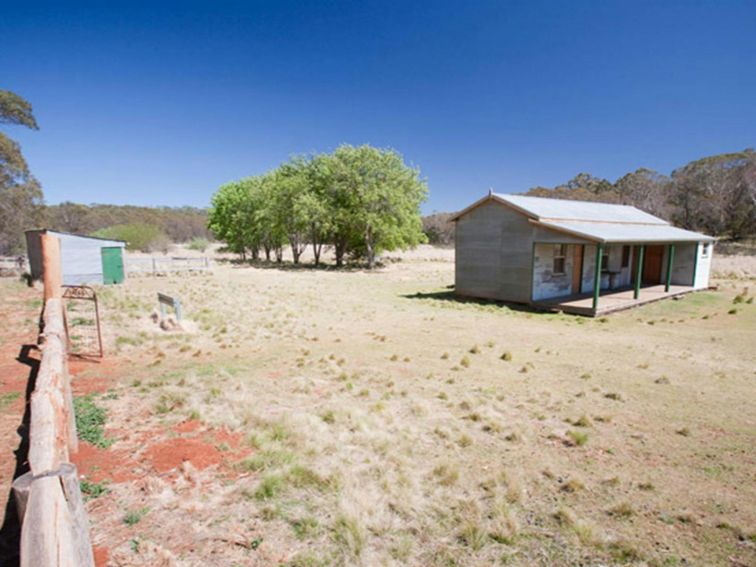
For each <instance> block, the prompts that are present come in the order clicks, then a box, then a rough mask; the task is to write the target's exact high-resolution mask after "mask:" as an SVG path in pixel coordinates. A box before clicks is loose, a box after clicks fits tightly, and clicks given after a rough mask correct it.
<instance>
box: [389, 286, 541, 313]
mask: <svg viewBox="0 0 756 567" xmlns="http://www.w3.org/2000/svg"><path fill="white" fill-rule="evenodd" d="M402 297H404V298H405V299H433V300H436V301H444V302H448V303H453V304H456V305H477V306H480V307H498V308H500V309H506V310H509V311H517V312H521V313H531V314H535V315H545V314H547V313H550V311H549V310H548V309H543V308H539V307H538V306H536V305H527V304H523V303H512V302H510V301H502V300H499V299H483V298H478V297H466V296H464V295H457V294H456V293H455V291H454V286H453V285H450V286H447V289H446V291H430V292H420V291H418V292H415V293H409V294H405V295H402Z"/></svg>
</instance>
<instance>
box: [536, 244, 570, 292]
mask: <svg viewBox="0 0 756 567" xmlns="http://www.w3.org/2000/svg"><path fill="white" fill-rule="evenodd" d="M554 252H555V246H554V244H536V245H535V248H534V253H533V301H540V300H542V299H551V298H552V297H562V296H565V295H570V294H571V293H572V273H573V270H574V269H575V266H574V259H575V254H574V249H573V247H572V246H567V255H566V256H565V262H564V264H565V266H564V272H565V273H564V274H554Z"/></svg>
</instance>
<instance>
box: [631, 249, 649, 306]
mask: <svg viewBox="0 0 756 567" xmlns="http://www.w3.org/2000/svg"><path fill="white" fill-rule="evenodd" d="M645 254H646V246H645V244H641V245H640V246H638V258H637V263H636V264H635V268H636V269H635V289H634V290H633V299H638V298H639V297H640V288H641V280H642V279H643V256H645Z"/></svg>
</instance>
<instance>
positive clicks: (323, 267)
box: [227, 260, 385, 272]
mask: <svg viewBox="0 0 756 567" xmlns="http://www.w3.org/2000/svg"><path fill="white" fill-rule="evenodd" d="M227 263H228V264H231V265H232V266H233V267H236V268H258V269H261V270H278V271H281V272H298V271H299V272H360V271H363V270H367V271H371V272H373V271H377V270H378V269H379V268H383V267H385V265H384V264H381V263H377V264H376V265H375V267H374V268H373V269H372V270H370V269H369V268H368V266H367V264H363V263H358V262H346V263H344V264H343V265H342V266H337V265H335V264H326V263H320V264H318V265H317V266H316V265H315V264H314V263H312V262H300V263H299V264H295V263H294V262H291V261H284V262H276V261H275V260H227Z"/></svg>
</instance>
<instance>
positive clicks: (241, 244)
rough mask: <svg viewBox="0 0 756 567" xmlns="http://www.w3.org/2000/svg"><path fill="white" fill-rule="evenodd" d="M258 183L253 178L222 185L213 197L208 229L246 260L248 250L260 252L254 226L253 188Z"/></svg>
mask: <svg viewBox="0 0 756 567" xmlns="http://www.w3.org/2000/svg"><path fill="white" fill-rule="evenodd" d="M253 184H254V181H253V180H252V179H251V178H248V179H242V180H241V181H234V182H231V183H226V184H225V185H222V186H221V188H220V189H218V191H217V192H216V193H215V195H213V198H212V200H211V208H210V212H209V214H208V226H209V227H210V230H212V231H213V234H214V235H215V237H216V238H218V239H219V240H222V241H223V242H225V243H226V246H227V247H228V249H229V250H231V252H234V253H236V254H239V255H240V256H241V258H242V260H244V259H246V255H247V250H248V249H250V248H253V249H255V250H257V247H256V242H255V238H254V233H253V226H251V225H250V220H251V219H250V217H251V216H252V215H253V213H254V212H253V211H251V210H250V206H251V199H250V187H251V185H253Z"/></svg>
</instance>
